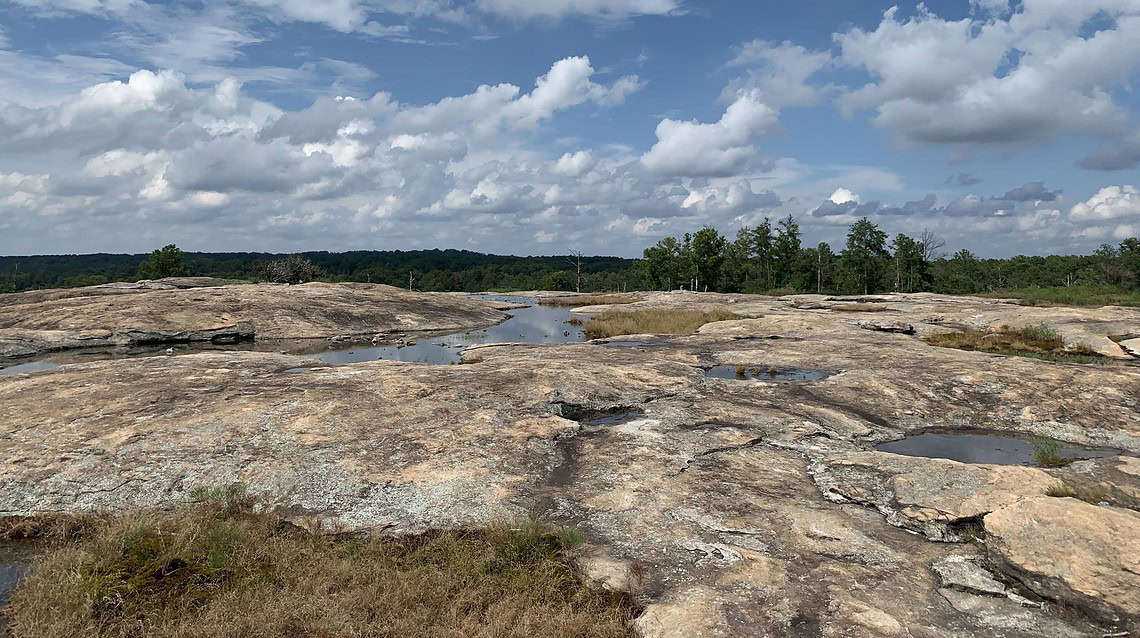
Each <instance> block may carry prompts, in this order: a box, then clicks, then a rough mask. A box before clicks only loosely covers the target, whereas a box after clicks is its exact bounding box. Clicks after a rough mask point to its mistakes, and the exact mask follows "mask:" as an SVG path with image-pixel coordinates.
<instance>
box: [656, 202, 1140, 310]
mask: <svg viewBox="0 0 1140 638" xmlns="http://www.w3.org/2000/svg"><path fill="white" fill-rule="evenodd" d="M945 245H946V242H945V241H944V240H943V239H941V238H940V237H939V236H938V235H937V234H936V233H934V232H931V231H929V230H925V229H924V230H922V231H921V232H920V233H919V234H918V235H916V236H913V237H912V236H909V235H907V234H905V233H898V234H897V235H895V236H894V237H893V238H888V236H887V233H885V232H883V230H882V229H880V228H879V227H878V226H877V225H876V224H874V223H872V222H871V221H870V220H868V219H867V218H862V219H860V220H858V221H856V222H855V223H854V224H852V225H851V227H850V228H849V229H848V231H847V238H846V243H845V245H844V246H843V247H842V249H841V250H840V251H839V252H836V251H834V250H833V249H832V248H831V246H830V245H829V244H828V243H827V242H820V243H818V244H816V245H815V246H805V245H804V243H803V238H802V233H801V232H800V226H799V223H798V222H797V221H796V219H795V217H793V216H791V215H788V216H787V217H784V218H782V219H779V220H777V221H776V223H775V224H774V225H773V224H772V222H771V220H770V219H767V218H766V219H765V220H764V221H763V222H762V223H761V224H759V225H757V226H746V227H743V228H741V229H740V230H739V231H737V233H736V238H735V239H734V240H731V241H730V240H729V239H728V238H726V237H724V236H723V235H721V234H720V232H719V231H717V230H716V229H715V228H713V227H711V226H705V227H703V228H701V229H699V230H697V231H696V232H693V233H685V234H684V235H683V236H682V237H681V239H679V240H678V239H677V238H676V237H666V238H664V239H662V240H661V241H659V242H657V244H656V245H655V246H652V247H650V248H647V249H645V252H644V259H642V260H640V261H639V262H638V263H637V264H636V266H635V269H636V270H637V271H638V279H639V281H641V282H642V283H643V284H646V285H647V287H649V288H653V289H658V290H668V289H677V288H685V289H688V290H698V291H703V290H708V291H718V292H744V293H772V292H781V293H783V292H817V293H829V294H835V293H840V294H871V293H879V292H890V291H894V292H919V291H932V292H942V293H953V294H974V293H984V292H993V291H997V290H1003V289H1016V288H1032V287H1055V286H1074V285H1082V286H1090V285H1110V286H1115V287H1119V288H1122V289H1126V290H1128V289H1135V288H1136V286H1137V282H1138V281H1140V240H1138V239H1136V238H1130V239H1126V240H1124V241H1123V242H1122V243H1121V244H1120V245H1119V246H1111V245H1107V244H1106V245H1103V246H1101V247H1100V248H1099V249H1097V251H1096V252H1095V253H1094V254H1092V255H1087V256H1086V255H1071V256H1058V255H1052V256H1046V257H1026V256H1018V257H1012V258H1008V259H979V258H977V257H975V256H974V255H973V253H971V252H970V251H969V250H966V249H962V250H959V251H958V252H956V253H954V254H953V255H952V256H947V255H946V254H944V253H943V252H942V249H943V248H944V247H945Z"/></svg>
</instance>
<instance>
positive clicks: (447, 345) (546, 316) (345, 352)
mask: <svg viewBox="0 0 1140 638" xmlns="http://www.w3.org/2000/svg"><path fill="white" fill-rule="evenodd" d="M475 299H488V300H494V301H505V302H510V303H525V304H528V305H527V306H526V307H525V308H517V309H514V310H510V311H509V314H510V315H511V317H510V318H509V319H507V320H506V321H504V322H502V323H500V324H498V325H494V326H491V327H489V328H484V329H480V330H471V331H467V332H458V333H455V334H450V335H444V336H438V337H428V338H424V339H421V340H415V339H410V340H409V341H408V342H407V343H406V344H405V345H387V346H376V347H356V348H348V349H342V350H330V351H328V352H321V353H318V354H314V355H310V356H312V357H313V358H316V359H320V360H321V361H324V362H325V363H359V362H361V361H376V360H379V359H383V360H386V361H407V362H413V363H429V364H434V365H449V364H454V363H459V362H460V360H461V357H460V355H461V353H462V352H463V350H464V349H465V348H467V347H469V346H473V345H478V344H483V343H577V342H580V341H583V340H584V338H585V333H584V332H583V331H582V328H581V327H580V326H572V325H570V324H568V323H567V321H569V320H570V319H571V318H573V317H574V316H575V315H573V314H572V313H571V312H570V309H569V308H565V307H559V306H540V305H538V304H537V303H536V300H535V299H531V298H529V297H509V296H491V295H480V296H477V297H475Z"/></svg>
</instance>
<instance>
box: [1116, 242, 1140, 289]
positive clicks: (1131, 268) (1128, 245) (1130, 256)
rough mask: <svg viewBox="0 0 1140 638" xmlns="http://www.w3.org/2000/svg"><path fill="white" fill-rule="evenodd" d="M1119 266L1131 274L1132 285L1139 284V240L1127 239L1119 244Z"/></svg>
mask: <svg viewBox="0 0 1140 638" xmlns="http://www.w3.org/2000/svg"><path fill="white" fill-rule="evenodd" d="M1118 252H1119V255H1120V266H1121V267H1122V268H1124V270H1126V271H1127V272H1129V273H1131V274H1132V276H1131V277H1130V279H1131V283H1132V285H1137V284H1140V239H1137V238H1136V237H1129V238H1128V239H1125V240H1124V241H1122V242H1120V250H1119V251H1118Z"/></svg>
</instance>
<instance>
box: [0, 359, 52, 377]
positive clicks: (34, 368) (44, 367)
mask: <svg viewBox="0 0 1140 638" xmlns="http://www.w3.org/2000/svg"><path fill="white" fill-rule="evenodd" d="M58 367H59V364H58V363H56V362H54V361H32V362H30V363H21V364H18V365H14V366H8V367H7V368H0V374H29V373H32V372H46V371H48V370H55V369H56V368H58Z"/></svg>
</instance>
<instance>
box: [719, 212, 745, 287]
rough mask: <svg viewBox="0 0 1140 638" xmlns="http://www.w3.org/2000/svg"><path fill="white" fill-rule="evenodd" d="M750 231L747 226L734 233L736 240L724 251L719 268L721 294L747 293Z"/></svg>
mask: <svg viewBox="0 0 1140 638" xmlns="http://www.w3.org/2000/svg"><path fill="white" fill-rule="evenodd" d="M751 255H752V229H751V228H749V227H748V226H744V227H742V228H741V229H740V230H738V231H736V240H735V241H733V242H731V243H730V244H728V246H727V247H726V248H725V250H724V264H723V265H722V266H721V272H720V276H721V290H722V291H723V292H747V290H746V288H747V287H748V283H749V280H750V279H751V277H752V263H751V262H750V257H751Z"/></svg>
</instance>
